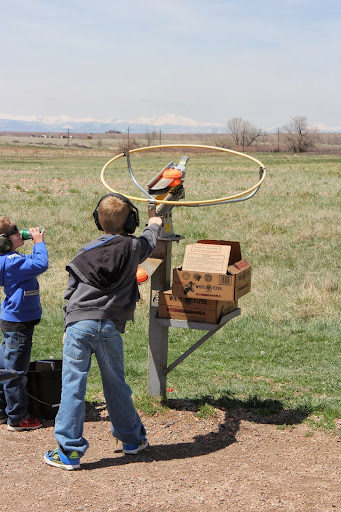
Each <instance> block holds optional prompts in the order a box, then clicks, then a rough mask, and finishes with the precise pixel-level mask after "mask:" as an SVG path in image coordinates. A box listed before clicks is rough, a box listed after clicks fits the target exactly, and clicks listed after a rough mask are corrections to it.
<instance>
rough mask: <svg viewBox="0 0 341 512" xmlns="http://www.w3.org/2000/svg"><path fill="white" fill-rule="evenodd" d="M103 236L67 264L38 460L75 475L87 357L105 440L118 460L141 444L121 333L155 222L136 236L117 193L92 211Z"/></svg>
mask: <svg viewBox="0 0 341 512" xmlns="http://www.w3.org/2000/svg"><path fill="white" fill-rule="evenodd" d="M93 215H94V219H95V222H96V225H97V227H98V229H100V230H103V231H104V234H103V235H102V236H100V237H99V238H97V239H96V240H93V241H92V242H89V243H87V244H85V245H84V246H83V247H82V248H81V249H80V251H79V253H78V255H77V256H76V257H75V258H74V259H73V260H72V261H71V262H70V263H69V264H68V265H67V267H66V269H67V270H68V272H69V286H68V288H67V290H66V292H65V299H66V301H67V302H66V305H65V307H64V313H65V334H64V350H63V372H62V374H63V376H62V397H61V404H60V407H59V411H58V414H57V417H56V422H55V431H54V435H55V438H56V440H57V442H58V448H56V449H55V450H53V451H49V452H47V453H46V454H45V457H44V460H45V462H46V463H47V464H49V465H51V466H55V467H60V468H63V469H68V470H72V469H78V468H79V467H80V458H81V457H82V456H83V455H84V454H85V452H86V450H87V448H88V446H89V444H88V442H87V440H86V439H85V438H84V437H83V425H84V416H85V404H84V396H85V392H86V381H87V376H88V372H89V370H90V365H91V356H92V354H93V353H94V354H95V356H96V358H97V361H98V366H99V369H100V372H101V378H102V384H103V391H104V396H105V400H106V404H107V409H108V413H109V418H110V422H111V431H112V435H113V436H114V437H116V438H117V439H119V440H120V441H122V443H123V452H124V453H125V454H133V455H134V454H136V453H138V452H139V451H141V450H143V449H144V448H146V446H148V441H147V438H146V431H145V428H144V426H143V424H142V422H141V420H140V417H139V415H138V413H137V411H136V409H135V407H134V405H133V401H132V398H131V389H130V387H129V385H128V384H127V383H126V382H125V377H124V363H123V341H122V338H121V333H123V332H124V330H125V323H126V321H127V320H133V318H134V309H135V307H136V302H137V300H138V298H139V291H138V284H137V279H136V270H137V267H138V265H139V263H142V262H143V261H144V260H146V259H147V258H148V256H150V254H151V253H152V252H153V250H154V249H155V247H156V242H157V238H158V236H159V233H160V228H161V225H162V220H161V218H160V217H156V216H155V213H151V214H150V218H149V221H148V226H147V227H146V228H145V229H144V231H143V233H142V234H141V236H140V237H138V238H137V237H135V236H131V234H132V233H133V232H134V231H135V228H136V226H138V225H139V219H138V210H137V208H136V207H135V206H134V205H133V204H132V203H131V202H130V201H129V199H127V198H126V197H124V196H122V195H120V194H107V195H106V196H104V197H103V198H102V199H101V200H100V201H99V203H98V205H97V207H96V209H95V211H94V213H93Z"/></svg>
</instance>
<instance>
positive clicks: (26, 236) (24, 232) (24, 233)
mask: <svg viewBox="0 0 341 512" xmlns="http://www.w3.org/2000/svg"><path fill="white" fill-rule="evenodd" d="M42 231H43V228H40V233H41V232H42ZM21 238H22V239H23V240H32V235H31V233H30V232H29V230H28V229H22V230H21Z"/></svg>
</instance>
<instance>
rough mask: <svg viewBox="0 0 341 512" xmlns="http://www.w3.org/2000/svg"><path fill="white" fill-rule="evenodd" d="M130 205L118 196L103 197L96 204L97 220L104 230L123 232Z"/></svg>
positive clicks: (113, 232)
mask: <svg viewBox="0 0 341 512" xmlns="http://www.w3.org/2000/svg"><path fill="white" fill-rule="evenodd" d="M129 212H130V206H129V204H128V203H125V202H124V201H122V199H120V198H119V197H115V196H108V197H104V198H103V199H102V201H101V202H100V204H99V206H98V220H99V222H100V224H101V226H102V228H103V230H104V231H107V232H108V233H112V234H115V233H123V232H124V224H125V222H126V220H127V217H128V215H129Z"/></svg>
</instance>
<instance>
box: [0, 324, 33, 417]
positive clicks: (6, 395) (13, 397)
mask: <svg viewBox="0 0 341 512" xmlns="http://www.w3.org/2000/svg"><path fill="white" fill-rule="evenodd" d="M33 330H34V327H32V328H30V329H27V332H26V333H25V334H24V333H22V332H3V333H2V343H1V347H0V368H6V370H16V371H17V372H18V378H16V379H12V380H9V381H5V382H3V383H1V384H0V418H3V417H5V416H8V422H9V423H10V424H12V425H14V424H17V423H20V422H21V421H24V420H26V419H27V418H28V416H29V412H28V398H27V395H26V393H25V387H26V383H27V377H26V375H27V372H28V369H29V366H30V357H31V349H32V336H33Z"/></svg>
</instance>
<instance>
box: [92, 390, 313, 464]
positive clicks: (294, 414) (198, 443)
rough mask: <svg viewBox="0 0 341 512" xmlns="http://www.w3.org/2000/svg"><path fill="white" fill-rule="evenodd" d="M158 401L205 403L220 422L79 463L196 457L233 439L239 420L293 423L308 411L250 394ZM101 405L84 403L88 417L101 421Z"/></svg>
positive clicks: (181, 406) (178, 405) (176, 406)
mask: <svg viewBox="0 0 341 512" xmlns="http://www.w3.org/2000/svg"><path fill="white" fill-rule="evenodd" d="M162 404H163V405H164V406H167V407H168V408H170V409H173V410H177V411H184V410H187V411H192V412H194V413H198V412H199V411H201V407H202V406H203V405H207V404H209V405H212V406H213V407H215V408H218V409H220V410H223V411H224V412H225V416H224V422H223V423H219V424H218V425H217V429H216V430H215V431H214V432H209V433H205V434H203V435H196V436H194V437H193V441H191V442H185V443H181V442H180V443H173V444H159V445H155V444H153V446H150V447H148V449H147V450H144V451H143V452H141V454H138V455H134V456H125V457H113V458H104V459H101V460H99V461H97V462H91V463H83V464H82V468H83V469H85V470H86V469H91V470H93V469H96V468H103V467H110V466H121V465H126V464H130V463H131V462H134V463H138V462H143V463H146V462H153V461H161V460H162V461H167V460H174V459H185V458H192V457H200V456H201V455H207V454H209V453H213V452H215V451H217V450H221V449H223V448H226V447H228V446H229V445H231V444H233V443H235V442H236V434H237V432H238V430H239V428H240V422H241V421H243V420H246V421H249V422H254V423H263V424H273V425H295V424H299V423H302V422H303V421H304V419H305V418H306V417H307V416H308V415H309V411H307V410H305V409H284V406H283V404H282V403H281V402H280V401H278V400H270V399H267V400H260V399H259V398H257V397H254V398H251V399H249V400H248V401H246V402H243V401H240V400H236V399H233V398H230V397H228V396H225V397H223V398H221V399H219V400H212V398H211V397H202V398H200V399H198V400H190V399H168V400H165V401H164V402H163V403H162ZM104 409H105V404H87V418H88V421H96V419H97V420H101V421H103V418H101V417H100V413H101V411H103V410H104ZM90 418H91V419H90ZM106 421H108V419H106Z"/></svg>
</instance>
